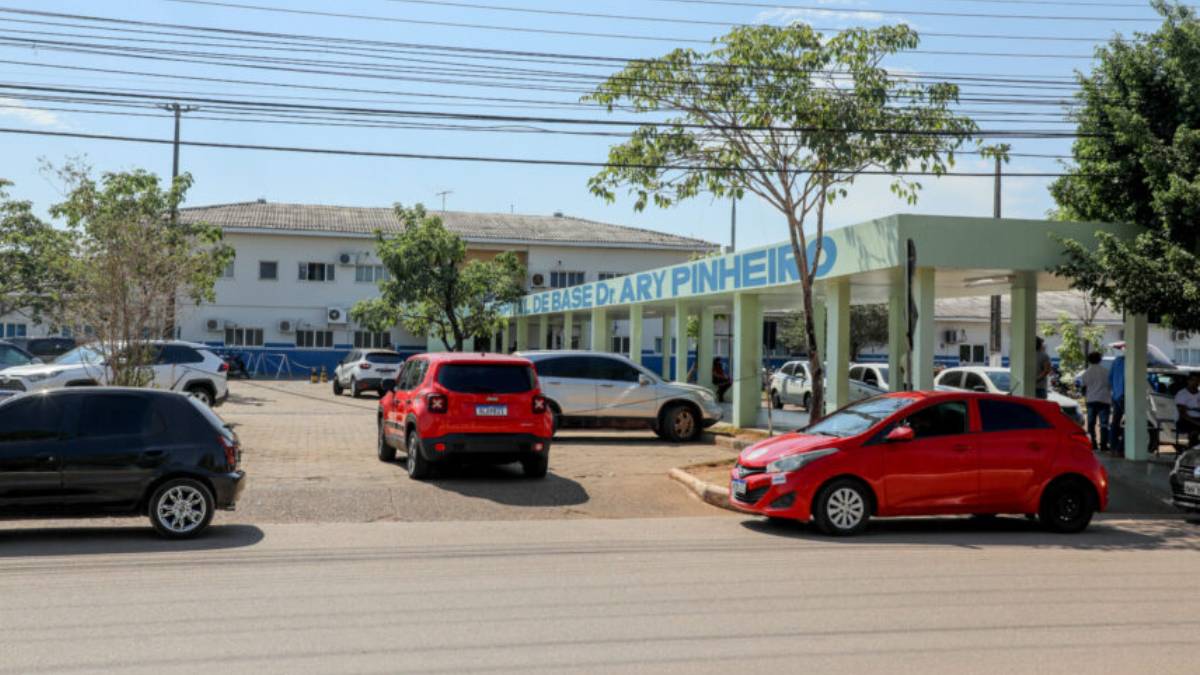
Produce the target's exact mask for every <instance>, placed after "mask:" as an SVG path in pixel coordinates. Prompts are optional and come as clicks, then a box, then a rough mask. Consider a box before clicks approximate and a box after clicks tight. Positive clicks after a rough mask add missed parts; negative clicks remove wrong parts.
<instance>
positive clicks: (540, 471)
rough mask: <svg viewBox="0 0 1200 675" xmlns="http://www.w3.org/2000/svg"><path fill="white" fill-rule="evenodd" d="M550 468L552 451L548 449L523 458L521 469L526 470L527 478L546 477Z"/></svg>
mask: <svg viewBox="0 0 1200 675" xmlns="http://www.w3.org/2000/svg"><path fill="white" fill-rule="evenodd" d="M549 468H550V453H549V452H546V451H543V452H541V453H539V454H536V455H531V456H529V457H526V458H525V459H522V460H521V469H522V470H524V471H525V477H526V478H545V477H546V471H547V470H549Z"/></svg>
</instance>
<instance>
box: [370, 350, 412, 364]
mask: <svg viewBox="0 0 1200 675" xmlns="http://www.w3.org/2000/svg"><path fill="white" fill-rule="evenodd" d="M367 361H370V362H371V363H384V364H392V363H404V357H403V356H401V355H399V354H389V353H387V352H371V353H370V354H367Z"/></svg>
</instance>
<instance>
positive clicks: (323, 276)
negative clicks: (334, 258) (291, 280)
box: [300, 262, 336, 281]
mask: <svg viewBox="0 0 1200 675" xmlns="http://www.w3.org/2000/svg"><path fill="white" fill-rule="evenodd" d="M334 269H336V267H335V265H334V264H333V263H319V262H302V263H300V281H333V280H334V279H333V274H334Z"/></svg>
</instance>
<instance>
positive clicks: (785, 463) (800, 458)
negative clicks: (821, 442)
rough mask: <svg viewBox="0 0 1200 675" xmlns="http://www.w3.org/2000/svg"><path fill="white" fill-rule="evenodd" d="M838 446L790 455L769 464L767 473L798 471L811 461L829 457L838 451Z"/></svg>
mask: <svg viewBox="0 0 1200 675" xmlns="http://www.w3.org/2000/svg"><path fill="white" fill-rule="evenodd" d="M837 451H838V449H837V448H825V449H824V450H813V451H812V452H803V453H800V454H798V455H788V456H787V457H780V458H779V459H777V460H775V461H774V462H771V463H770V464H768V465H767V473H787V472H789V471H798V470H800V469H801V468H803V467H804V465H805V464H808V463H809V462H811V461H813V460H815V459H820V458H822V457H828V456H829V455H832V454H833V453H835V452H837Z"/></svg>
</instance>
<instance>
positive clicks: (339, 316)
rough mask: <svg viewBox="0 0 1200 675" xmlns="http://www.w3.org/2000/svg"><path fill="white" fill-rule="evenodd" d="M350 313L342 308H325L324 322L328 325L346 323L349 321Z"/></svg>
mask: <svg viewBox="0 0 1200 675" xmlns="http://www.w3.org/2000/svg"><path fill="white" fill-rule="evenodd" d="M349 317H350V313H349V312H347V311H346V309H345V308H344V307H326V308H325V320H326V321H328V322H329V323H331V324H333V323H346V321H348V320H349Z"/></svg>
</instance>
